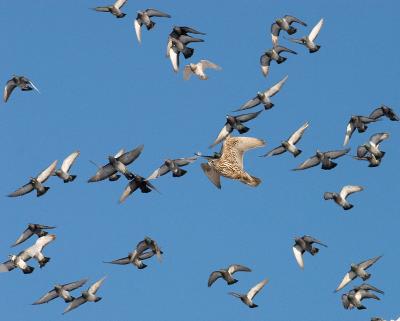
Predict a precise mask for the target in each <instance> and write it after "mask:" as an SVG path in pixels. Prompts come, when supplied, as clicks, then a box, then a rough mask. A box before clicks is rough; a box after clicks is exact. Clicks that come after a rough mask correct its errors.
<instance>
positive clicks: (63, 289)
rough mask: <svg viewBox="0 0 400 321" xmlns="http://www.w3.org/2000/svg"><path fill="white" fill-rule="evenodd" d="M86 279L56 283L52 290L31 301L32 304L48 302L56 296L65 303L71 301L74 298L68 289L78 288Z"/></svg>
mask: <svg viewBox="0 0 400 321" xmlns="http://www.w3.org/2000/svg"><path fill="white" fill-rule="evenodd" d="M87 280H88V279H84V280H80V281H75V282H71V283H67V284H62V285H61V284H56V285H55V286H54V287H53V289H52V290H50V291H49V292H47V293H46V294H45V295H43V296H42V297H41V298H40V299H39V300H37V301H35V302H34V303H32V304H33V305H38V304H43V303H49V302H50V301H51V300H54V299H55V298H57V297H60V298H62V299H63V300H64V301H65V303H69V302H72V301H73V300H74V299H75V298H74V297H73V296H72V295H71V294H70V291H73V290H75V289H78V288H80V287H81V286H83V285H84V284H85V283H86V282H87Z"/></svg>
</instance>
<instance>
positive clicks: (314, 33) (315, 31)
mask: <svg viewBox="0 0 400 321" xmlns="http://www.w3.org/2000/svg"><path fill="white" fill-rule="evenodd" d="M323 24H324V19H321V20H320V21H318V23H317V24H316V25H315V26H314V28H313V29H312V30H311V32H310V34H309V35H308V39H310V40H311V41H314V40H315V39H316V38H317V36H318V34H319V32H320V31H321V28H322V26H323Z"/></svg>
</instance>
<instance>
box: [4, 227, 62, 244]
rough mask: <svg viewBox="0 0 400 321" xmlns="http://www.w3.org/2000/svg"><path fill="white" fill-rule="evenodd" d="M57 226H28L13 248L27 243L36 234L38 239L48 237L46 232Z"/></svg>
mask: <svg viewBox="0 0 400 321" xmlns="http://www.w3.org/2000/svg"><path fill="white" fill-rule="evenodd" d="M54 228H55V226H47V225H41V224H32V223H30V224H28V227H27V228H26V230H25V231H24V232H23V233H22V234H21V235H20V236H19V237H18V239H17V240H16V241H15V243H14V244H13V245H11V247H14V246H17V245H19V244H21V243H23V242H25V241H26V240H27V239H29V238H30V237H31V236H32V235H34V234H36V235H37V236H38V237H42V236H46V235H47V234H49V233H48V232H46V231H44V230H50V229H54Z"/></svg>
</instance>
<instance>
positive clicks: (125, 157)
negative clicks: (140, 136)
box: [118, 145, 144, 165]
mask: <svg viewBox="0 0 400 321" xmlns="http://www.w3.org/2000/svg"><path fill="white" fill-rule="evenodd" d="M143 148H144V145H140V146H138V147H136V148H135V149H133V150H131V151H130V152H126V153H125V154H122V155H121V156H120V157H118V160H119V161H120V162H121V163H122V164H124V165H129V164H130V163H132V162H133V161H135V160H136V159H137V158H138V157H139V156H140V154H141V152H142V151H143Z"/></svg>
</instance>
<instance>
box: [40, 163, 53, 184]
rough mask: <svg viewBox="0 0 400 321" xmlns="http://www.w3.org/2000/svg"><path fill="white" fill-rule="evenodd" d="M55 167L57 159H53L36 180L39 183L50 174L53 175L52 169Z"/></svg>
mask: <svg viewBox="0 0 400 321" xmlns="http://www.w3.org/2000/svg"><path fill="white" fill-rule="evenodd" d="M56 167H57V160H55V161H54V162H53V163H51V164H50V166H49V167H47V168H46V169H45V170H44V171H43V172H41V173H40V174H39V175H38V177H37V180H38V182H40V183H44V182H45V181H46V180H47V179H48V178H49V177H50V176H52V175H53V173H54V171H55V170H56Z"/></svg>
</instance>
